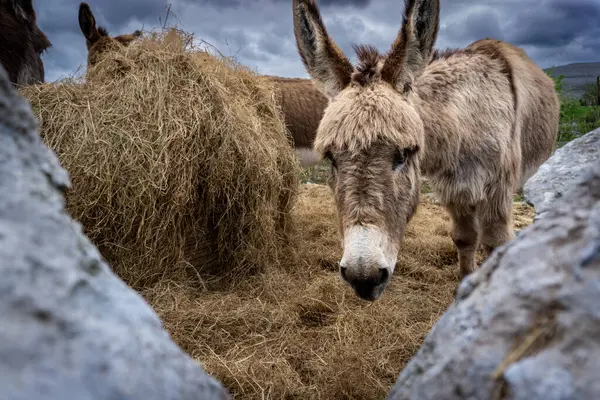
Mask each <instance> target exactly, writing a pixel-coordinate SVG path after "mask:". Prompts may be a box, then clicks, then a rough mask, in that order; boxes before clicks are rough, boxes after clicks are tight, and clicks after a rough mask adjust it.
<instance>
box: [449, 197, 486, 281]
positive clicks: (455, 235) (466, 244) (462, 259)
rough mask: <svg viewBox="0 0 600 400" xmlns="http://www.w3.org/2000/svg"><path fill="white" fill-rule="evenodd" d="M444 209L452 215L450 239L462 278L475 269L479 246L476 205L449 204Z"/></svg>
mask: <svg viewBox="0 0 600 400" xmlns="http://www.w3.org/2000/svg"><path fill="white" fill-rule="evenodd" d="M446 209H447V210H448V212H449V213H450V216H451V217H452V233H451V237H452V241H453V242H454V245H455V246H456V248H457V249H458V264H459V266H460V274H461V276H462V277H463V278H464V277H465V276H467V275H468V274H470V273H471V272H473V271H474V270H475V267H476V266H477V264H476V262H475V254H476V252H477V248H478V246H479V236H480V227H479V220H478V218H477V207H476V206H473V205H469V206H464V205H459V204H449V205H447V206H446Z"/></svg>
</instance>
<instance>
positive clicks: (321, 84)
mask: <svg viewBox="0 0 600 400" xmlns="http://www.w3.org/2000/svg"><path fill="white" fill-rule="evenodd" d="M292 7H293V14H294V35H295V37H296V46H297V47H298V53H299V54H300V58H301V59H302V63H303V64H304V67H305V68H306V71H307V72H308V74H309V75H310V76H311V78H312V79H313V82H314V83H315V84H316V86H317V88H319V90H320V91H321V92H323V93H324V94H325V95H326V96H327V97H329V98H332V97H334V96H335V95H336V94H338V93H339V92H340V91H342V90H343V89H344V88H345V87H346V86H347V85H348V84H349V83H350V79H351V76H352V70H353V68H352V64H351V63H350V60H348V58H346V56H345V55H344V53H342V51H341V50H340V48H339V47H338V46H337V45H336V44H335V43H334V41H333V40H331V38H330V37H329V34H328V33H327V30H326V29H325V25H324V24H323V20H322V19H321V15H320V13H319V8H318V7H317V4H316V0H293V6H292Z"/></svg>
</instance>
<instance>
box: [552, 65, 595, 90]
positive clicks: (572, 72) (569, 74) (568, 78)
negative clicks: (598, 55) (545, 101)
mask: <svg viewBox="0 0 600 400" xmlns="http://www.w3.org/2000/svg"><path fill="white" fill-rule="evenodd" d="M548 70H552V76H559V75H564V76H565V78H564V79H563V83H564V88H565V92H566V93H567V94H569V95H571V96H574V97H581V96H582V95H583V93H584V89H585V85H586V84H587V83H595V82H596V77H597V76H599V75H600V62H591V63H573V64H567V65H560V66H557V67H553V68H546V69H545V70H544V71H546V72H547V71H548Z"/></svg>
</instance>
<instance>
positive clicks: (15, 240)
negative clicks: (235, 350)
mask: <svg viewBox="0 0 600 400" xmlns="http://www.w3.org/2000/svg"><path fill="white" fill-rule="evenodd" d="M37 129H38V123H37V121H36V120H35V118H34V116H33V113H32V111H31V108H30V106H29V104H28V103H27V102H26V101H25V99H23V97H21V96H20V95H19V94H18V93H17V92H16V91H15V90H13V88H12V86H11V85H10V83H9V81H8V77H7V74H6V72H5V71H4V69H3V68H2V67H1V66H0V273H1V278H0V321H1V322H0V398H2V399H3V400H37V399H44V400H59V399H60V400H68V399H76V400H88V399H89V400H92V399H94V400H97V399H98V400H99V399H103V400H104V399H106V400H108V399H121V400H134V399H139V400H151V399H157V400H158V399H160V400H167V399H173V400H175V399H178V400H183V399H229V398H230V395H229V394H228V393H227V391H226V390H225V389H224V388H223V386H222V385H221V384H220V383H219V382H218V381H217V380H215V379H214V378H212V377H210V376H209V375H208V374H206V372H205V371H204V369H203V368H202V367H201V365H200V364H199V363H197V362H196V361H194V360H193V359H192V358H190V357H189V356H188V355H186V354H185V353H184V352H183V351H182V350H181V349H180V348H179V347H178V346H177V345H176V344H175V343H174V342H173V341H172V340H171V339H170V337H169V334H168V333H167V332H166V331H165V330H164V329H163V327H162V324H161V322H160V320H159V318H158V316H157V315H156V313H155V312H154V311H153V310H152V309H151V308H150V306H149V305H148V304H147V303H146V302H145V301H144V300H143V298H142V297H141V296H140V295H138V294H137V293H135V292H134V291H133V290H131V289H129V288H128V287H127V286H126V285H125V284H124V283H123V282H122V281H121V280H120V279H119V278H117V277H116V276H115V275H114V274H113V273H112V272H111V270H110V268H109V266H108V265H107V264H106V263H105V261H104V260H103V259H102V258H101V256H100V254H99V252H98V250H97V249H96V247H95V246H94V245H92V243H91V242H90V241H89V240H88V239H87V238H86V237H85V235H84V234H83V233H82V228H81V226H80V225H79V224H78V223H76V222H74V221H73V220H72V219H71V218H70V217H69V215H68V214H67V213H66V211H65V208H64V197H63V194H62V191H63V190H64V189H65V188H68V187H69V185H70V183H69V178H68V175H67V173H66V172H65V171H64V170H63V168H62V167H61V166H60V164H59V162H58V159H57V157H56V156H55V155H54V153H52V152H51V151H50V150H49V149H48V148H47V147H46V146H45V145H44V144H43V142H42V141H41V138H40V136H39V134H38V132H37Z"/></svg>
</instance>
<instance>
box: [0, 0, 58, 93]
mask: <svg viewBox="0 0 600 400" xmlns="http://www.w3.org/2000/svg"><path fill="white" fill-rule="evenodd" d="M51 46H52V43H50V40H48V37H47V36H46V34H45V33H44V32H42V30H41V29H40V28H39V27H38V25H37V16H36V14H35V10H34V8H33V3H32V0H0V49H1V50H0V63H1V64H2V66H3V67H4V69H5V70H6V72H7V73H8V78H9V80H10V82H11V83H12V84H13V85H14V86H24V85H34V84H37V83H42V82H44V78H45V77H44V63H43V61H42V57H41V56H42V53H43V52H44V51H46V50H47V49H48V48H49V47H51Z"/></svg>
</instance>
